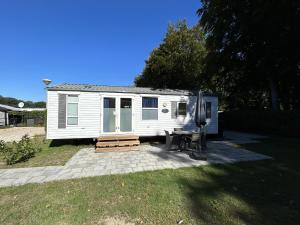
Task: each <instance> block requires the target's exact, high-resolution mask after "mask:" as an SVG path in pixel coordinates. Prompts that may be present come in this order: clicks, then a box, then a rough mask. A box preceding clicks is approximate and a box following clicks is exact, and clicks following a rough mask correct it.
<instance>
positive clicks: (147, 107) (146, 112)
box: [142, 97, 158, 120]
mask: <svg viewBox="0 0 300 225" xmlns="http://www.w3.org/2000/svg"><path fill="white" fill-rule="evenodd" d="M142 101H143V103H142V120H158V98H152V97H143V99H142Z"/></svg>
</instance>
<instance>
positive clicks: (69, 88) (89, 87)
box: [46, 83, 217, 97]
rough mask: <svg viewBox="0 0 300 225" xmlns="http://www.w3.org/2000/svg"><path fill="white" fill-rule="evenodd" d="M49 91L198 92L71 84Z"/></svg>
mask: <svg viewBox="0 0 300 225" xmlns="http://www.w3.org/2000/svg"><path fill="white" fill-rule="evenodd" d="M46 89H47V90H48V91H80V92H112V93H135V94H158V95H185V96H193V95H196V93H197V90H194V91H192V90H180V89H163V88H151V87H135V86H112V85H96V84H69V83H62V84H58V85H55V86H51V87H47V88H46ZM204 95H205V96H212V97H217V95H215V94H212V93H208V92H204Z"/></svg>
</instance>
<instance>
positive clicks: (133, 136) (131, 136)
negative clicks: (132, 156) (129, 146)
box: [97, 135, 139, 141]
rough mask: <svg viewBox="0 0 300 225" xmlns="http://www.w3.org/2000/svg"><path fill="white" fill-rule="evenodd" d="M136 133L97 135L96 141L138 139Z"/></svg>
mask: <svg viewBox="0 0 300 225" xmlns="http://www.w3.org/2000/svg"><path fill="white" fill-rule="evenodd" d="M138 139H139V136H137V135H111V136H101V137H98V139H97V140H98V141H117V140H138Z"/></svg>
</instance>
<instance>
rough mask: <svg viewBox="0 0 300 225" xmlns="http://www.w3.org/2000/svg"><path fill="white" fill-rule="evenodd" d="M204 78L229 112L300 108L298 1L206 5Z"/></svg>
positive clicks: (208, 0)
mask: <svg viewBox="0 0 300 225" xmlns="http://www.w3.org/2000/svg"><path fill="white" fill-rule="evenodd" d="M201 2H202V7H201V8H200V9H199V10H198V14H199V16H200V25H201V26H202V27H203V29H204V31H205V35H206V47H207V50H208V54H207V57H206V61H205V74H206V77H208V78H209V79H210V81H211V83H212V84H213V86H212V87H213V88H214V90H215V91H216V92H220V93H221V96H223V99H225V102H227V104H228V107H229V108H230V109H232V108H241V107H254V108H270V106H271V105H272V107H273V109H274V110H277V109H278V108H279V105H280V106H281V108H283V109H287V110H291V109H296V108H300V101H299V96H300V35H299V32H300V26H299V25H300V23H299V21H300V16H299V15H300V6H299V5H300V4H299V1H298V0H289V1H286V0H277V1H272V0H253V1H240V0H232V1H219V0H201Z"/></svg>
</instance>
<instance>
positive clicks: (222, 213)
mask: <svg viewBox="0 0 300 225" xmlns="http://www.w3.org/2000/svg"><path fill="white" fill-rule="evenodd" d="M244 147H246V148H247V149H250V150H254V151H256V152H260V153H265V154H268V155H271V156H273V157H274V160H266V161H259V162H244V163H239V164H232V165H214V166H202V167H197V168H184V169H176V170H161V171H153V172H142V173H135V174H128V175H113V176H102V177H94V178H84V179H75V180H68V181H60V182H52V183H46V184H28V185H24V186H20V187H10V188H1V189H0V214H1V217H0V224H39V225H42V224H86V225H87V224H101V223H100V222H103V221H104V224H105V218H126V220H127V222H131V223H135V224H164V225H165V224H166V225H168V224H170V225H171V224H176V223H177V221H179V220H182V219H183V224H216V225H217V224H218V225H219V224H233V225H235V224H257V225H261V224H272V225H274V224H275V225H276V224H285V225H292V224H295V225H296V224H300V204H299V203H300V196H299V190H300V174H299V153H300V152H299V149H300V141H299V139H288V138H286V139H283V138H271V139H267V140H265V141H263V142H262V143H259V144H248V145H244ZM121 224H122V223H121Z"/></svg>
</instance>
